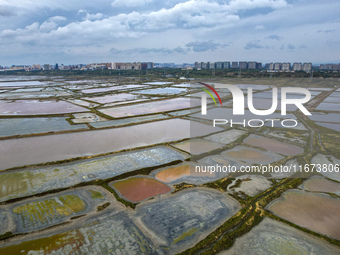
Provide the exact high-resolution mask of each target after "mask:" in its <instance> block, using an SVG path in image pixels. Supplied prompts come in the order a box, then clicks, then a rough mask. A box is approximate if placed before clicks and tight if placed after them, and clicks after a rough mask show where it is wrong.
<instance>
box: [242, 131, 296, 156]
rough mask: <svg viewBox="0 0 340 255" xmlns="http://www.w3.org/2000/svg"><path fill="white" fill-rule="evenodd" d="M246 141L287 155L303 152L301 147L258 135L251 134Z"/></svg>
mask: <svg viewBox="0 0 340 255" xmlns="http://www.w3.org/2000/svg"><path fill="white" fill-rule="evenodd" d="M244 143H246V144H249V145H253V146H256V147H260V148H263V149H266V150H268V151H273V152H276V153H279V154H282V155H286V156H295V155H298V154H300V153H302V152H303V149H302V148H301V147H298V146H295V145H291V144H288V143H284V142H279V141H277V140H274V139H270V138H266V137H261V136H257V135H250V136H249V137H248V138H247V139H245V141H244Z"/></svg>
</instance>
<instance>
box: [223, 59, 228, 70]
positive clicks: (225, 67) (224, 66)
mask: <svg viewBox="0 0 340 255" xmlns="http://www.w3.org/2000/svg"><path fill="white" fill-rule="evenodd" d="M222 68H223V69H229V68H230V62H228V61H224V62H223V63H222Z"/></svg>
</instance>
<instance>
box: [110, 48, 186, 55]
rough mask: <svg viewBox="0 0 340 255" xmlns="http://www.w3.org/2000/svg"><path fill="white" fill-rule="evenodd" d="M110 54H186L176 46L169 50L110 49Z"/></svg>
mask: <svg viewBox="0 0 340 255" xmlns="http://www.w3.org/2000/svg"><path fill="white" fill-rule="evenodd" d="M110 53H111V54H114V55H134V54H142V55H148V54H160V55H171V54H176V53H177V54H178V53H182V54H183V53H184V54H185V53H187V50H185V49H183V48H182V47H180V46H178V47H176V48H174V49H170V48H133V49H128V50H118V49H116V48H112V49H111V50H110Z"/></svg>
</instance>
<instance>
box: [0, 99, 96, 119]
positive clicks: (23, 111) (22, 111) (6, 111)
mask: <svg viewBox="0 0 340 255" xmlns="http://www.w3.org/2000/svg"><path fill="white" fill-rule="evenodd" d="M86 111H89V110H88V109H86V108H83V107H80V106H77V105H73V104H71V103H68V102H65V101H38V100H20V101H14V102H12V101H0V115H48V114H61V113H73V112H86Z"/></svg>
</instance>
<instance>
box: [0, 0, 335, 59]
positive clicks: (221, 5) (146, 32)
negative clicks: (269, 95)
mask: <svg viewBox="0 0 340 255" xmlns="http://www.w3.org/2000/svg"><path fill="white" fill-rule="evenodd" d="M339 13H340V1H339V0H322V1H320V0H164V1H162V0H91V1H89V0H0V41H1V43H0V65H13V64H17V65H19V64H44V63H50V64H54V63H59V64H61V63H63V64H78V63H93V62H119V61H121V62H130V61H133V62H134V61H153V62H174V63H183V62H187V63H193V62H195V61H212V62H214V61H242V60H247V61H251V60H255V61H262V62H263V63H266V62H275V61H288V62H295V61H301V62H307V61H308V62H313V63H315V64H316V63H328V62H331V63H332V62H337V63H338V62H340V15H339Z"/></svg>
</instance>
